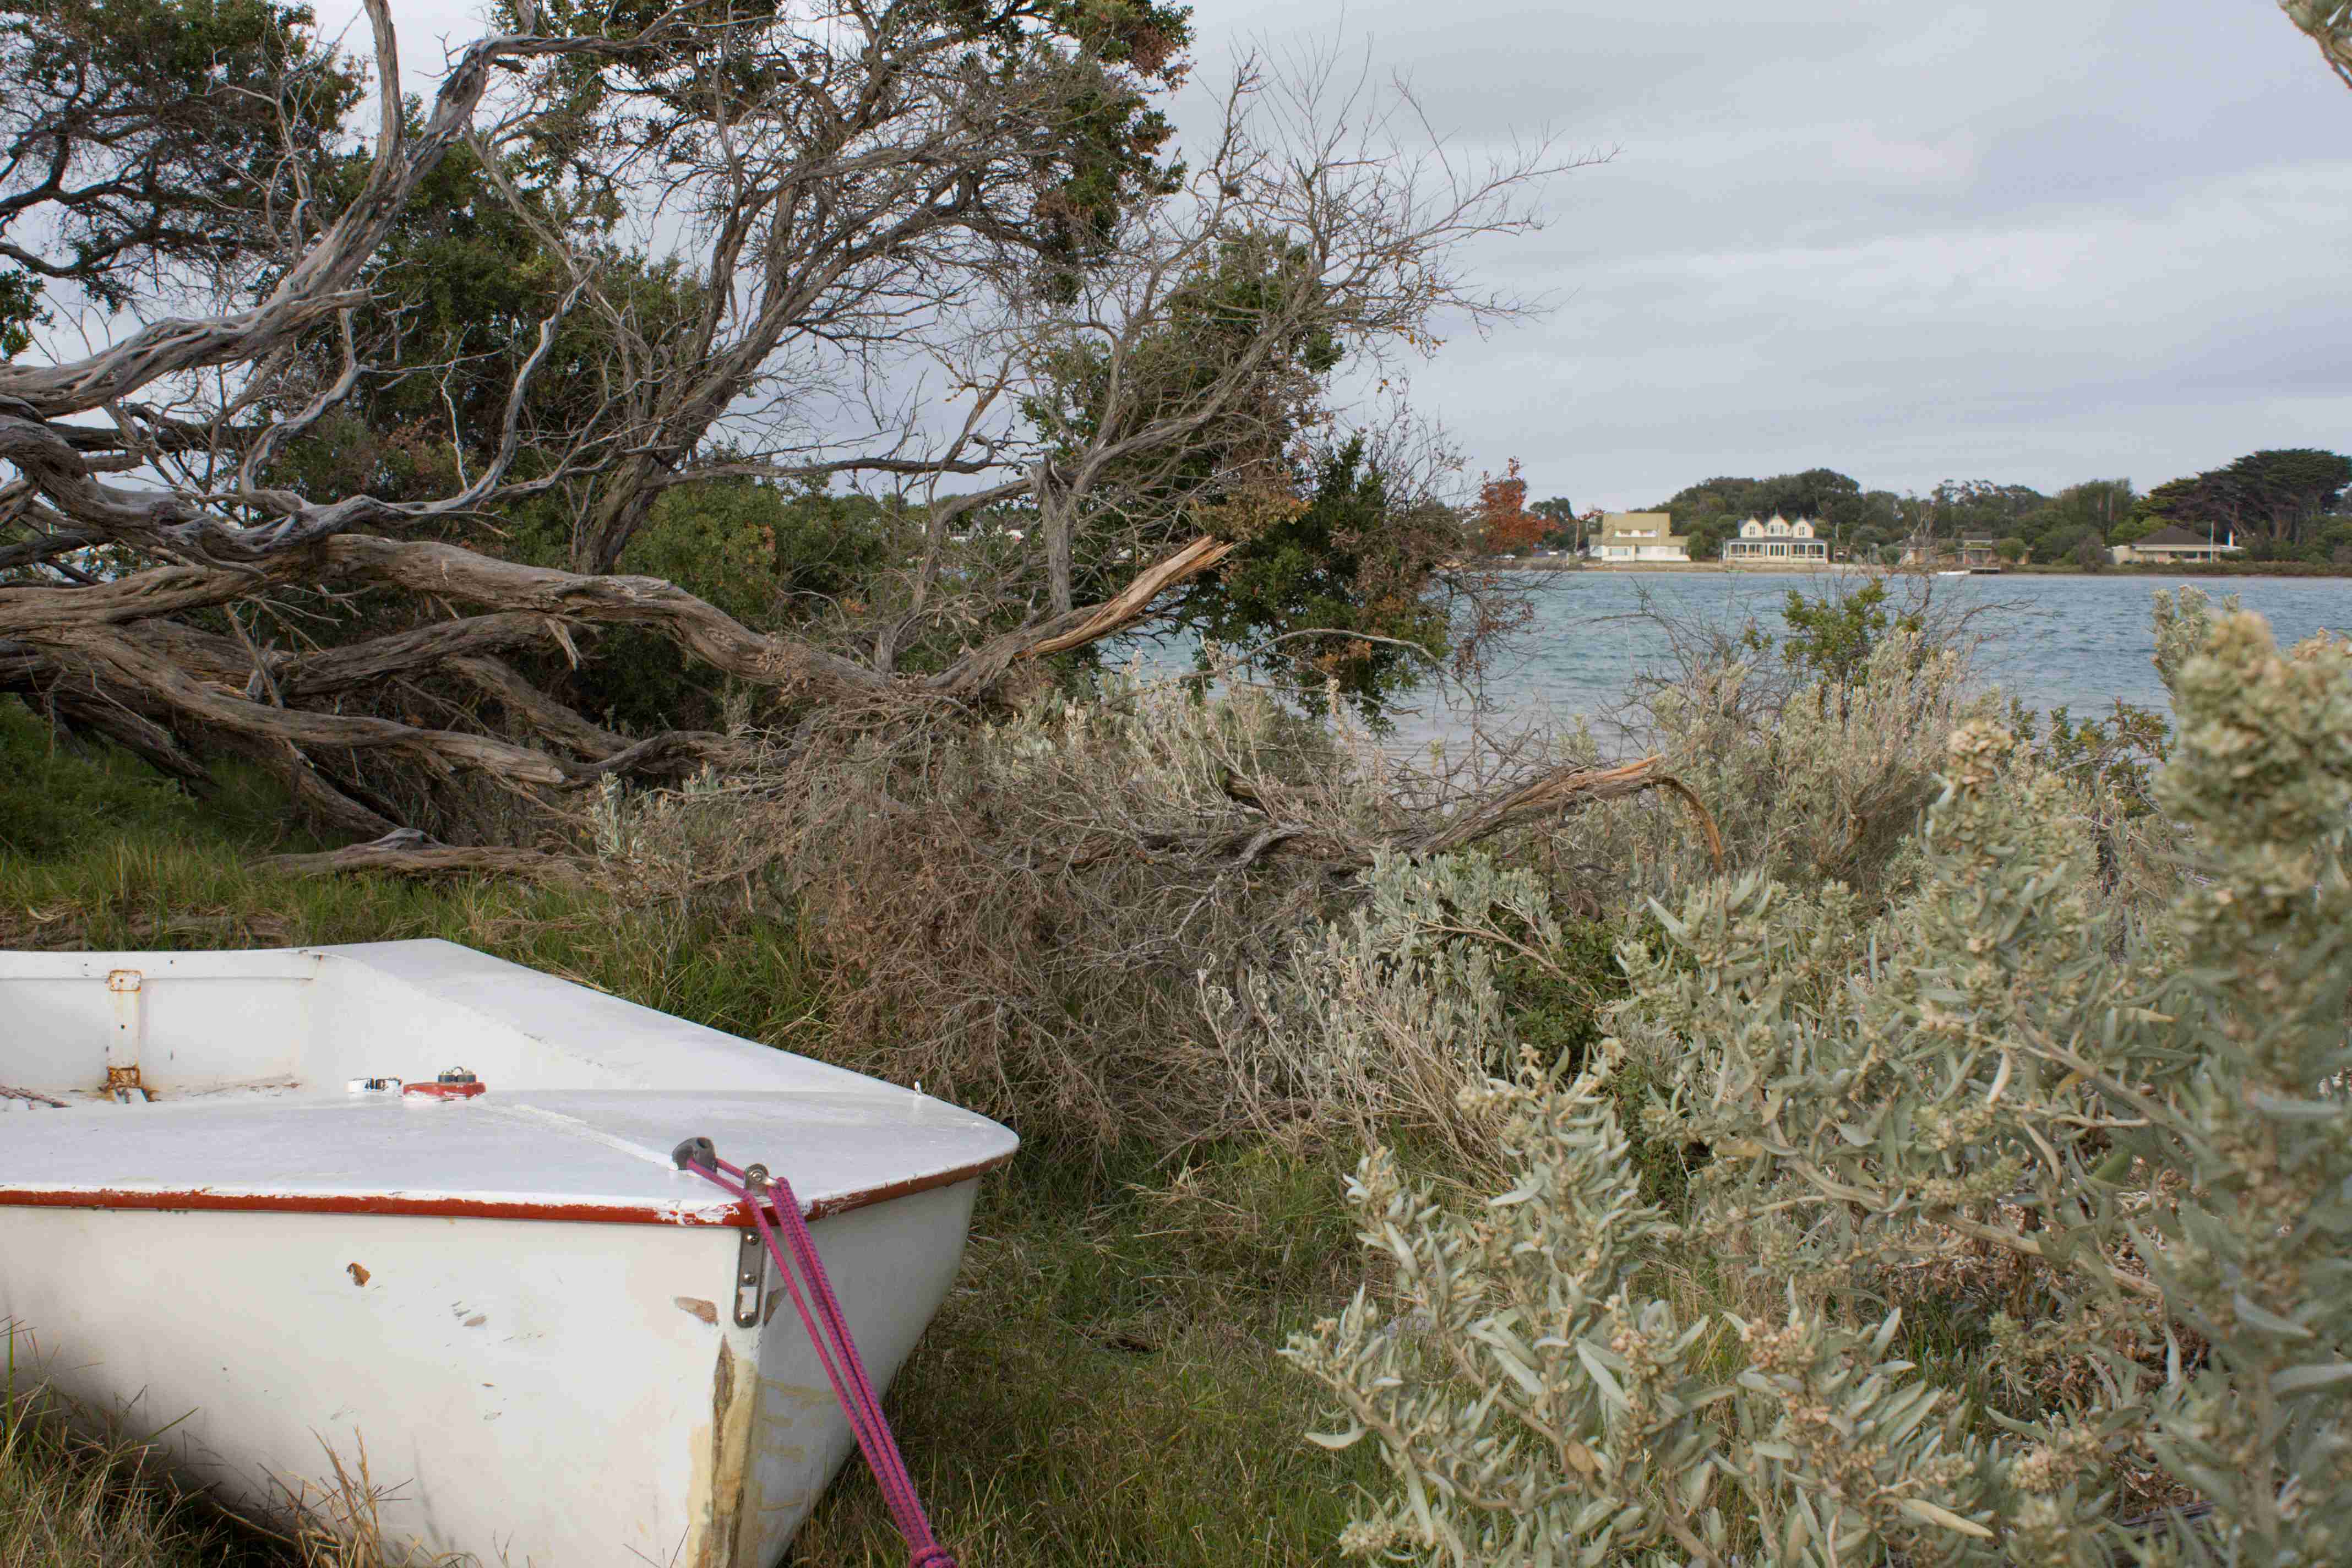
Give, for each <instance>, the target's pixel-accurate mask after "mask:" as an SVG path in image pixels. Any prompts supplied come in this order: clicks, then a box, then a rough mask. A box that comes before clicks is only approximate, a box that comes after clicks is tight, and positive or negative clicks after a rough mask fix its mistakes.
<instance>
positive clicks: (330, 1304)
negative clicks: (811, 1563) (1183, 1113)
mask: <svg viewBox="0 0 2352 1568" xmlns="http://www.w3.org/2000/svg"><path fill="white" fill-rule="evenodd" d="M0 1110H5V1111H8V1112H11V1113H10V1114H5V1115H0V1325H5V1331H6V1334H7V1337H8V1340H9V1346H10V1350H11V1352H12V1353H13V1354H14V1356H15V1357H16V1361H17V1363H19V1364H20V1375H21V1374H22V1373H24V1372H29V1373H30V1374H31V1375H32V1376H33V1377H34V1378H35V1379H36V1380H39V1381H45V1382H46V1383H47V1384H48V1385H49V1386H50V1387H51V1388H53V1389H54V1390H56V1391H57V1392H58V1394H61V1395H62V1396H64V1398H65V1399H66V1400H67V1401H68V1402H69V1404H70V1405H72V1406H75V1407H78V1408H79V1409H80V1410H81V1411H84V1412H86V1413H88V1414H89V1415H90V1416H91V1417H92V1418H93V1419H99V1420H110V1421H114V1422H118V1423H120V1425H121V1426H122V1427H124V1428H125V1429H126V1430H127V1433H128V1435H130V1436H142V1435H143V1434H150V1433H152V1434H155V1436H154V1437H153V1439H152V1440H153V1443H154V1446H155V1447H156V1449H157V1450H158V1452H159V1455H160V1457H162V1458H163V1459H164V1460H165V1462H166V1463H167V1464H168V1465H169V1466H170V1467H171V1468H173V1469H174V1470H176V1471H177V1472H179V1474H180V1476H181V1477H182V1479H184V1480H185V1481H187V1482H189V1483H192V1484H194V1486H197V1487H199V1488H203V1489H208V1490H209V1491H211V1492H212V1493H213V1494H214V1495H215V1496H216V1497H218V1499H219V1500H221V1501H222V1502H224V1503H226V1504H227V1505H229V1506H230V1507H232V1508H236V1509H241V1510H250V1511H254V1512H257V1513H261V1514H265V1515H266V1514H268V1513H270V1512H272V1511H275V1510H278V1508H280V1507H282V1506H283V1505H284V1503H285V1502H286V1500H287V1499H288V1498H289V1496H293V1497H298V1498H299V1497H304V1496H307V1497H308V1499H309V1500H312V1501H316V1500H318V1499H319V1498H320V1494H321V1492H322V1491H325V1492H328V1493H331V1492H332V1491H333V1487H332V1486H331V1484H322V1483H331V1481H332V1479H333V1477H332V1475H331V1469H332V1466H331V1462H330V1460H329V1458H328V1457H327V1455H326V1453H325V1452H324V1451H323V1450H322V1447H321V1445H322V1444H323V1445H327V1446H329V1447H331V1448H332V1449H333V1450H334V1452H335V1453H336V1454H337V1455H339V1456H341V1458H344V1459H345V1460H352V1459H355V1458H357V1457H358V1454H359V1452H360V1445H362V1444H363V1445H364V1448H365V1455H366V1459H367V1463H368V1468H369V1470H370V1472H371V1474H372V1476H373V1482H374V1484H375V1485H376V1486H378V1487H382V1488H384V1489H387V1492H388V1495H387V1496H385V1497H384V1498H383V1500H382V1501H381V1503H380V1504H379V1511H380V1514H381V1520H382V1533H383V1538H384V1540H385V1541H386V1542H391V1543H394V1544H406V1543H409V1542H414V1543H415V1545H416V1546H418V1547H421V1548H422V1549H423V1551H424V1552H425V1553H426V1554H430V1555H433V1556H440V1555H444V1554H453V1553H462V1554H466V1555H468V1556H471V1557H472V1558H474V1559H475V1560H476V1561H478V1562H479V1563H484V1564H493V1563H501V1562H504V1563H516V1564H523V1563H541V1564H547V1563H561V1564H565V1565H566V1568H570V1565H573V1564H582V1565H597V1564H609V1565H611V1568H637V1565H641V1564H644V1563H660V1564H665V1565H676V1568H772V1564H773V1563H775V1562H776V1561H777V1559H778V1558H779V1556H780V1555H781V1554H782V1552H783V1550H784V1547H785V1545H786V1544H787V1543H788V1542H790V1541H791V1539H792V1537H793V1532H794V1531H796V1530H797V1529H798V1528H799V1526H800V1523H801V1521H802V1520H803V1518H805V1517H806V1515H807V1513H808V1510H809V1509H810V1508H811V1507H812V1506H813V1505H814V1503H815V1501H816V1499H817V1496H818V1494H819V1493H820V1492H821V1491H822V1490H823V1489H824V1486H825V1483H826V1482H827V1480H828V1479H831V1477H832V1475H833V1473H834V1471H835V1469H837V1468H839V1466H840V1465H841V1463H842V1461H843V1460H844V1459H845V1458H846V1457H847V1456H848V1454H849V1452H850V1449H851V1447H853V1445H854V1443H855V1441H856V1438H855V1436H854V1434H853V1432H852V1430H851V1427H850V1426H849V1423H848V1421H847V1420H846V1418H845V1416H844V1415H843V1414H842V1412H841V1410H840V1409H839V1408H838V1407H837V1405H835V1394H834V1391H833V1389H832V1387H831V1386H829V1384H828V1374H827V1372H826V1370H825V1368H824V1364H823V1363H821V1362H820V1361H819V1359H818V1356H817V1353H816V1350H815V1348H814V1346H813V1345H812V1343H811V1341H810V1339H809V1336H808V1334H807V1332H806V1331H804V1330H803V1326H802V1321H801V1319H800V1317H799V1316H797V1315H796V1314H795V1312H793V1311H792V1310H785V1311H783V1312H782V1314H781V1315H779V1313H778V1310H777V1309H778V1307H779V1306H780V1305H781V1304H782V1303H783V1301H784V1299H785V1289H784V1286H783V1282H782V1278H781V1277H780V1276H779V1275H778V1274H777V1272H776V1270H775V1268H774V1267H773V1266H772V1264H771V1263H770V1261H769V1254H768V1252H767V1250H766V1248H765V1247H764V1245H763V1244H762V1242H761V1238H760V1236H759V1234H758V1231H757V1229H756V1227H755V1226H753V1215H752V1212H751V1206H750V1204H749V1202H747V1201H745V1200H744V1199H743V1198H742V1197H741V1196H740V1195H738V1194H732V1193H730V1192H723V1191H721V1190H720V1189H719V1187H717V1186H715V1185H713V1184H711V1183H710V1182H709V1181H706V1180H704V1179H703V1178H702V1177H701V1176H700V1175H698V1174H696V1173H690V1172H688V1171H685V1170H682V1169H680V1166H679V1162H678V1161H677V1160H676V1159H675V1158H674V1157H673V1152H674V1151H675V1150H676V1149H677V1148H678V1147H679V1145H680V1144H681V1142H684V1141H689V1140H694V1139H709V1140H710V1141H711V1142H713V1143H715V1144H716V1146H717V1149H718V1150H719V1152H721V1154H722V1155H723V1156H724V1157H726V1158H729V1159H731V1160H734V1161H738V1162H741V1163H745V1164H747V1165H748V1164H750V1163H752V1162H754V1161H757V1162H760V1163H763V1164H764V1165H765V1166H766V1167H767V1168H768V1169H769V1170H772V1171H773V1172H774V1173H776V1174H777V1175H779V1176H781V1177H782V1178H784V1179H785V1180H786V1181H788V1182H789V1183H790V1186H791V1190H792V1191H793V1194H795V1195H796V1196H797V1198H798V1199H799V1206H800V1208H801V1210H802V1212H803V1215H806V1217H807V1219H808V1221H809V1236H810V1237H811V1239H812V1240H813V1242H814V1247H815V1249H816V1253H817V1255H818V1256H819V1257H821V1258H822V1259H823V1262H824V1271H825V1273H826V1274H827V1275H828V1276H829V1277H830V1279H831V1282H832V1287H833V1289H834V1290H835V1293H836V1294H837V1296H838V1298H839V1300H840V1303H841V1307H842V1312H843V1317H844V1319H845V1322H846V1324H847V1326H848V1328H849V1330H850V1331H851V1334H852V1337H854V1339H855V1341H856V1345H857V1348H858V1351H859V1352H860V1353H861V1355H862V1358H863V1361H864V1363H865V1365H866V1368H867V1369H868V1370H869V1371H870V1373H871V1374H872V1377H873V1381H874V1383H875V1384H877V1385H887V1382H888V1380H889V1379H890V1377H891V1376H892V1374H893V1373H896V1372H897V1370H898V1366H899V1364H900V1363H901V1362H903V1361H904V1360H905V1358H906V1356H907V1354H908V1352H909V1351H911V1350H912V1349H913V1347H914V1344H915V1341H916V1339H917V1338H918V1337H919V1335H920V1334H921V1333H922V1331H923V1328H924V1326H925V1325H926V1324H927V1323H928V1322H929V1321H930V1319H931V1316H932V1314H933V1313H934V1312H935V1311H937V1310H938V1309H939V1307H940V1303H941V1301H943V1300H945V1299H946V1296H947V1292H948V1289H949V1286H950V1283H951V1282H952V1281H953V1279H954V1278H955V1273H956V1268H957V1264H958V1261H959V1259H960V1258H961V1254H962V1250H963V1244H964V1237H965V1232H966V1229H967V1226H968V1225H969V1222H970V1219H971V1207H972V1200H973V1197H974V1195H975V1194H976V1193H977V1191H978V1187H979V1179H980V1177H981V1175H982V1173H985V1172H987V1171H990V1170H992V1169H994V1168H995V1167H997V1166H999V1165H1002V1164H1003V1163H1005V1162H1006V1161H1007V1160H1009V1159H1011V1158H1012V1157H1013V1152H1014V1150H1015V1148H1016V1147H1017V1145H1018V1140H1017V1139H1015V1137H1014V1136H1013V1133H1012V1132H1010V1131H1007V1130H1006V1129H1004V1128H1003V1127H1001V1126H999V1125H997V1124H996V1123H995V1122H993V1121H989V1120H988V1119H987V1118H985V1117H982V1116H979V1115H975V1114H974V1113H972V1112H971V1111H968V1110H960V1109H958V1108H957V1107H955V1106H952V1105H949V1104H946V1103H944V1102H942V1101H940V1100H934V1099H931V1098H930V1097H929V1096H927V1095H923V1094H920V1093H917V1092H912V1091H909V1090H907V1089H900V1088H898V1087H897V1086H895V1085H892V1084H888V1083H884V1082H881V1081H879V1080H877V1079H870V1078H866V1077H863V1076H861V1075H859V1074H856V1073H853V1072H849V1071H846V1070H845V1069H843V1068H835V1067H831V1066H827V1065H826V1064H824V1063H823V1062H818V1061H813V1060H811V1059H809V1058H805V1057H798V1056H793V1055H792V1054H790V1053H788V1052H784V1051H780V1050H773V1049H771V1048H769V1047H764V1046H761V1045H757V1044H754V1043H753V1042H751V1041H749V1040H743V1039H739V1038H736V1037H733V1036H731V1035H724V1034H720V1033H719V1032H718V1031H717V1030H713V1029H707V1028H703V1027H701V1026H698V1025H694V1024H689V1023H686V1022H684V1021H682V1020H680V1019H677V1018H673V1017H670V1016H667V1015H665V1014H661V1013H656V1012H654V1011H651V1010H650V1009H647V1008H644V1007H640V1006H637V1005H634V1004H632V1003H628V1002H624V1001H622V1000H620V999H619V998H617V997H613V996H609V995H605V994H602V993H600V992H596V991H592V990H590V989H588V988H587V987H585V986H581V985H574V984H569V983H567V982H565V981H561V980H557V979H555V978H553V977H551V976H549V975H545V974H541V973H537V972H535V971H532V970H529V969H524V968H520V967H518V966H517V965H514V964H511V963H503V962H501V961H499V960H498V959H494V958H491V957H489V956H488V955H487V954H484V953H479V952H474V951H472V950H470V949H467V948H463V947H458V946H455V945H453V944H451V943H448V942H371V943H364V944H359V945H353V946H342V947H317V948H300V949H290V950H285V951H278V952H103V953H97V952H92V953H56V952H0ZM27 1352H30V1353H31V1361H32V1364H31V1365H30V1366H29V1367H28V1368H26V1367H22V1364H21V1363H24V1362H25V1361H26V1358H27Z"/></svg>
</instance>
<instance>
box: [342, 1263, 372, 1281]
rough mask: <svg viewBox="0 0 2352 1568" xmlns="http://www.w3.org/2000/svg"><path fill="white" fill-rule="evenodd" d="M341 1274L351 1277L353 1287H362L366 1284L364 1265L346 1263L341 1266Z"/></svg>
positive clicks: (365, 1266) (366, 1277) (366, 1273)
mask: <svg viewBox="0 0 2352 1568" xmlns="http://www.w3.org/2000/svg"><path fill="white" fill-rule="evenodd" d="M343 1272H344V1273H346V1274H348V1275H350V1276H351V1277H352V1284H354V1285H364V1284H366V1283H367V1282H368V1271H367V1265H365V1264H364V1263H346V1264H344V1265H343Z"/></svg>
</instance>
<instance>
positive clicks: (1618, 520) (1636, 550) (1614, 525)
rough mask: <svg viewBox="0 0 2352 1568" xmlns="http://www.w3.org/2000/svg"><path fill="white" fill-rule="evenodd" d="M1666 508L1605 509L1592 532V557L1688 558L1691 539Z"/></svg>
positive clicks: (1619, 559)
mask: <svg viewBox="0 0 2352 1568" xmlns="http://www.w3.org/2000/svg"><path fill="white" fill-rule="evenodd" d="M1674 527H1675V520H1674V518H1673V516H1672V515H1671V514H1669V513H1666V512H1663V511H1605V512H1602V513H1601V525H1600V527H1599V528H1598V529H1596V530H1595V531H1593V535H1592V559H1594V560H1595V561H1606V562H1612V563H1614V562H1625V563H1632V562H1636V561H1688V560H1689V559H1690V541H1689V539H1688V538H1686V537H1685V536H1684V535H1682V534H1679V533H1676V532H1675V531H1674Z"/></svg>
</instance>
